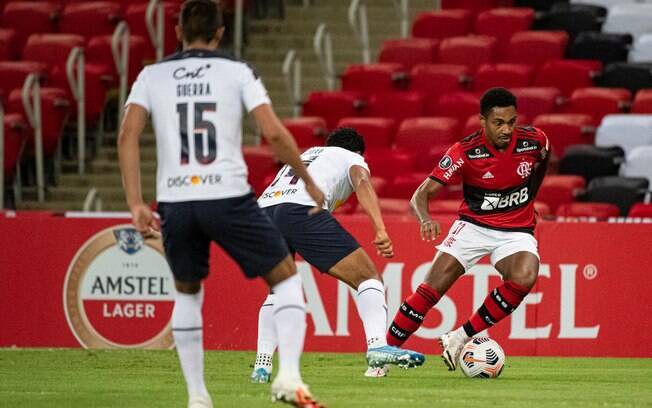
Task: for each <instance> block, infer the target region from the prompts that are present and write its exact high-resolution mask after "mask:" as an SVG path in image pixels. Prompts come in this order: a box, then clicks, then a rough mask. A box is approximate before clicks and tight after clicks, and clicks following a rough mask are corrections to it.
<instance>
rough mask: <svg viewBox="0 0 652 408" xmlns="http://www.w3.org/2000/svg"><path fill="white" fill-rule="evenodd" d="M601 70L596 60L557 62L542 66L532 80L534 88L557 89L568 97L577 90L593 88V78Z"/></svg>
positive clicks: (600, 65) (549, 62) (600, 64)
mask: <svg viewBox="0 0 652 408" xmlns="http://www.w3.org/2000/svg"><path fill="white" fill-rule="evenodd" d="M601 69H602V63H601V62H600V61H597V60H559V61H548V62H547V63H546V64H544V65H543V66H542V67H541V69H540V70H539V73H538V74H537V77H536V78H535V80H534V85H535V86H549V87H555V88H559V90H560V91H561V92H562V94H564V95H565V96H570V95H571V94H572V93H573V91H574V90H575V89H577V88H587V87H592V86H594V83H593V78H594V77H595V76H596V75H597V74H598V72H600V70H601Z"/></svg>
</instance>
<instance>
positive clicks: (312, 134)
mask: <svg viewBox="0 0 652 408" xmlns="http://www.w3.org/2000/svg"><path fill="white" fill-rule="evenodd" d="M283 125H285V127H286V128H287V129H288V130H289V131H290V133H292V136H294V140H296V141H297V145H299V147H302V148H306V147H310V146H321V145H323V144H324V142H325V141H326V135H327V134H328V132H327V130H326V121H325V120H324V119H322V118H319V117H314V116H313V117H310V116H307V117H306V116H304V117H300V118H287V119H283Z"/></svg>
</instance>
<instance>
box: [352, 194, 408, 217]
mask: <svg viewBox="0 0 652 408" xmlns="http://www.w3.org/2000/svg"><path fill="white" fill-rule="evenodd" d="M378 205H379V206H380V211H381V212H382V213H383V214H409V213H410V200H409V199H405V198H380V199H378ZM356 211H357V212H362V211H363V210H362V207H360V206H358V208H357V210H356Z"/></svg>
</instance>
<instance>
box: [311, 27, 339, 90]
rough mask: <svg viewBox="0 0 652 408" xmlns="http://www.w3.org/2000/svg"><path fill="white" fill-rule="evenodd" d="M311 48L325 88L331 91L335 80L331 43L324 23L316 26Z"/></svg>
mask: <svg viewBox="0 0 652 408" xmlns="http://www.w3.org/2000/svg"><path fill="white" fill-rule="evenodd" d="M313 47H314V49H315V54H317V61H319V66H320V67H321V71H322V73H323V75H324V80H325V81H326V87H327V88H328V90H330V91H332V90H333V89H335V79H336V78H335V68H334V67H333V41H332V39H331V33H330V31H328V26H327V25H326V23H321V24H319V25H318V26H317V30H316V31H315V37H314V39H313Z"/></svg>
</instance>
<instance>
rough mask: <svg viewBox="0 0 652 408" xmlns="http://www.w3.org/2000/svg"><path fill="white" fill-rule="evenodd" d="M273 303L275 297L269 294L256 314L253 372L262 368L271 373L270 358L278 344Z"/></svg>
mask: <svg viewBox="0 0 652 408" xmlns="http://www.w3.org/2000/svg"><path fill="white" fill-rule="evenodd" d="M275 301H276V296H275V295H274V294H273V293H270V294H269V295H267V298H266V299H265V301H264V302H263V305H262V306H261V307H260V311H259V312H258V349H257V353H256V363H255V364H254V370H256V369H258V368H260V367H264V368H266V369H267V370H268V371H272V358H273V357H274V350H276V345H277V344H278V338H277V336H276V328H275V327H274V303H275Z"/></svg>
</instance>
